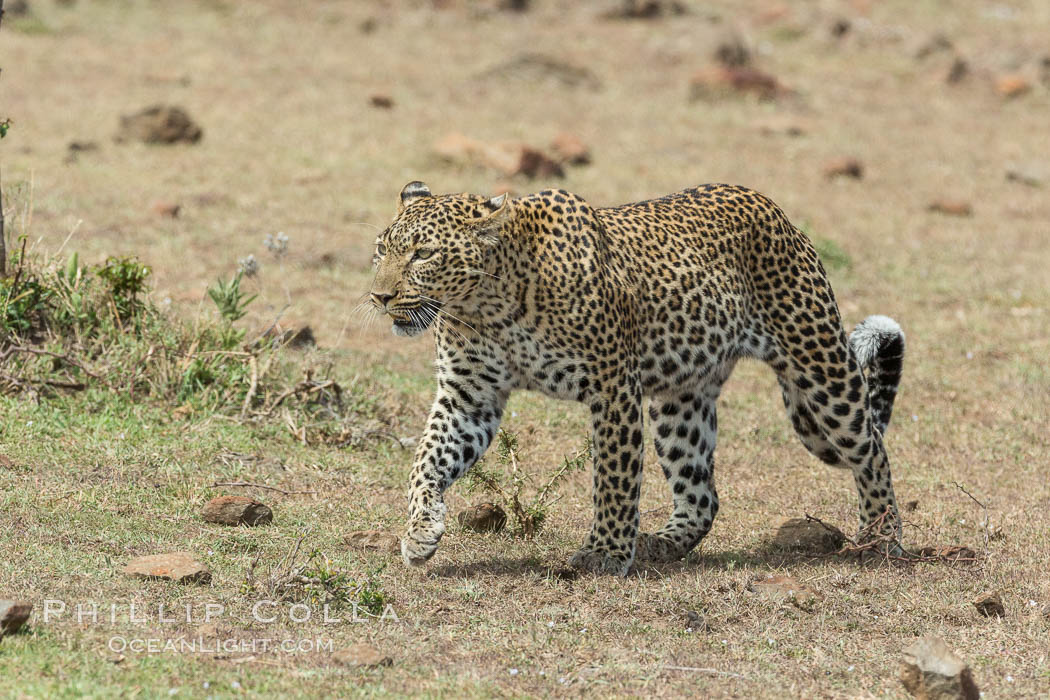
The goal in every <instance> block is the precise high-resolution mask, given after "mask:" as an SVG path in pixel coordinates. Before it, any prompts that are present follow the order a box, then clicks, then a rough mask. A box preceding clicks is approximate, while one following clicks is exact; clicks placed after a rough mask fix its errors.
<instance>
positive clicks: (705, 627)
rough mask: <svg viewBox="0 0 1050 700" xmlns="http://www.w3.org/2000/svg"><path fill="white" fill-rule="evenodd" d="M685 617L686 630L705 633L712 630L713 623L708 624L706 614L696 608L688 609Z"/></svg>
mask: <svg viewBox="0 0 1050 700" xmlns="http://www.w3.org/2000/svg"><path fill="white" fill-rule="evenodd" d="M683 617H684V618H685V631H686V632H697V633H704V632H710V631H711V625H709V624H707V620H706V619H705V618H704V616H703V615H701V614H700V613H698V612H696V611H695V610H688V611H686V613H685V615H684V616H683Z"/></svg>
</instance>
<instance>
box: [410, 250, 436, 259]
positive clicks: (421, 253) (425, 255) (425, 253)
mask: <svg viewBox="0 0 1050 700" xmlns="http://www.w3.org/2000/svg"><path fill="white" fill-rule="evenodd" d="M435 252H436V251H435V250H434V249H433V248H420V249H419V250H417V251H416V254H415V255H413V256H412V259H413V260H429V259H430V258H432V257H434V253H435Z"/></svg>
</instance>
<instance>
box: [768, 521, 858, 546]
mask: <svg viewBox="0 0 1050 700" xmlns="http://www.w3.org/2000/svg"><path fill="white" fill-rule="evenodd" d="M845 543H846V535H844V534H843V533H842V531H841V530H839V529H838V528H837V527H834V526H833V525H826V524H824V523H822V522H818V521H816V520H810V519H808V518H792V519H791V520H788V521H787V522H785V523H784V524H783V525H781V526H780V529H778V530H777V534H776V537H775V538H774V540H773V544H775V545H776V546H777V547H781V548H783V549H799V550H804V551H807V552H815V553H820V554H831V553H832V552H837V551H839V550H840V549H842V545H843V544H845Z"/></svg>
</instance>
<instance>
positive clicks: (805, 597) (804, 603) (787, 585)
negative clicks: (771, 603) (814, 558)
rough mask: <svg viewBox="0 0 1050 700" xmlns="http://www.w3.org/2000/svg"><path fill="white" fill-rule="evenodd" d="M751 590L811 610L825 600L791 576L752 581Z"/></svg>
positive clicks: (818, 593) (817, 592) (821, 595)
mask: <svg viewBox="0 0 1050 700" xmlns="http://www.w3.org/2000/svg"><path fill="white" fill-rule="evenodd" d="M748 588H749V590H751V591H753V592H755V593H758V594H760V595H762V596H765V597H766V598H769V599H770V600H789V601H791V602H792V603H793V604H794V605H796V606H798V607H800V608H802V609H808V608H811V607H812V606H813V605H814V604H815V603H817V602H819V601H821V600H823V599H824V595H823V594H822V593H820V592H819V591H817V590H814V589H813V588H810V587H809V586H806V585H804V584H801V583H799V582H798V581H796V580H795V579H793V578H792V577H790V576H770V577H769V578H765V579H758V580H757V581H752V582H751V584H750V585H749V587H748Z"/></svg>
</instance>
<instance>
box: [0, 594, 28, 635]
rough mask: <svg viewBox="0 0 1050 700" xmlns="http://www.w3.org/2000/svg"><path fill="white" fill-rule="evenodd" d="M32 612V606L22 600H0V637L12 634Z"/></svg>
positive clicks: (20, 627)
mask: <svg viewBox="0 0 1050 700" xmlns="http://www.w3.org/2000/svg"><path fill="white" fill-rule="evenodd" d="M31 612H33V604H32V603H29V602H27V601H24V600H0V637H3V636H4V635H5V634H14V633H15V632H17V631H18V630H20V629H22V625H24V624H25V623H26V620H28V619H29V613H31Z"/></svg>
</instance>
